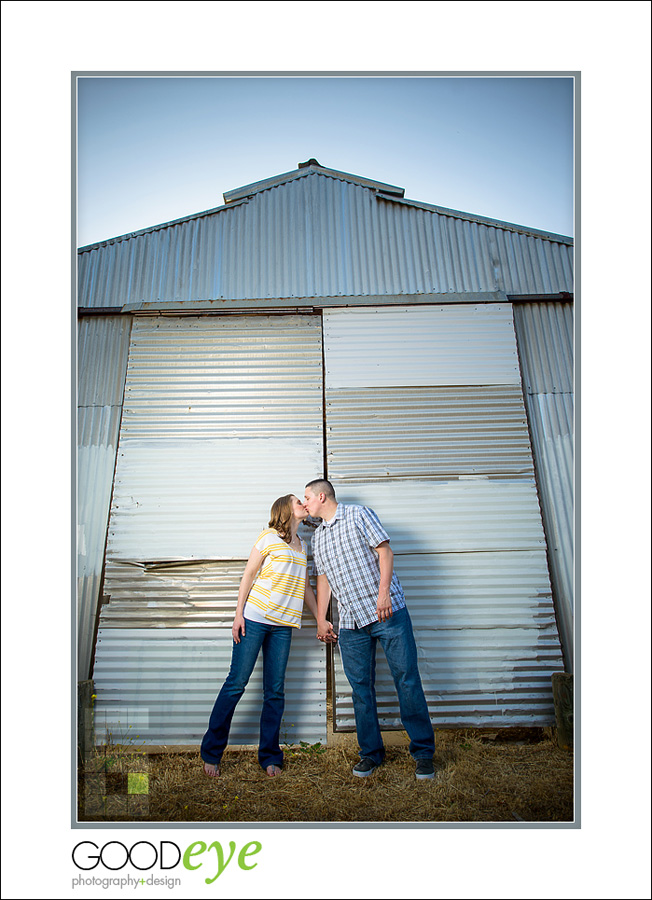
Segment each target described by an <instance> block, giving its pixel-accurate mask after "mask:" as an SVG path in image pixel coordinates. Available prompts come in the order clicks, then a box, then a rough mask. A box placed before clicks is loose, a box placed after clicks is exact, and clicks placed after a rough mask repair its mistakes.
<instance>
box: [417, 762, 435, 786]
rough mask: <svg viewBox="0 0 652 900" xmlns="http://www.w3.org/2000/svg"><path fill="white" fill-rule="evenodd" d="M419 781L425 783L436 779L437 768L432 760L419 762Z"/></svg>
mask: <svg viewBox="0 0 652 900" xmlns="http://www.w3.org/2000/svg"><path fill="white" fill-rule="evenodd" d="M416 775H417V781H425V779H426V778H434V777H435V767H434V765H433V763H432V760H431V759H418V760H417V771H416Z"/></svg>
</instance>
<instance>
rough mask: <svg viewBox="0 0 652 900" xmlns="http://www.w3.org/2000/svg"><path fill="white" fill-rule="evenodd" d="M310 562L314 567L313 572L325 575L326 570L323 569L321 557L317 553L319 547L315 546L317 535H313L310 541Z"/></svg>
mask: <svg viewBox="0 0 652 900" xmlns="http://www.w3.org/2000/svg"><path fill="white" fill-rule="evenodd" d="M312 561H313V564H314V566H315V572H316V573H317V574H318V575H325V574H326V570H325V569H324V565H323V563H322V561H321V555H320V553H319V547H318V546H317V535H314V536H313V539H312Z"/></svg>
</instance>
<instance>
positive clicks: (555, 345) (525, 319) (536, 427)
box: [514, 302, 575, 672]
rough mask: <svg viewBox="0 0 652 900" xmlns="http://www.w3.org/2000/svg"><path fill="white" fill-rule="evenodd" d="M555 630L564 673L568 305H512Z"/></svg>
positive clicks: (569, 491)
mask: <svg viewBox="0 0 652 900" xmlns="http://www.w3.org/2000/svg"><path fill="white" fill-rule="evenodd" d="M514 319H515V324H516V333H517V335H518V342H519V350H520V354H521V365H522V369H523V384H524V388H525V402H526V406H527V412H528V416H529V420H530V429H531V432H532V443H533V448H534V457H535V460H536V464H537V472H538V476H539V486H540V491H541V506H542V509H543V514H544V521H545V526H546V534H547V538H548V553H549V561H550V568H551V573H552V578H553V584H554V586H555V601H556V609H557V617H558V625H559V631H560V635H561V639H562V644H563V648H564V658H565V661H566V668H567V669H568V671H571V672H572V671H573V659H574V641H573V633H574V632H573V617H574V565H575V554H574V546H575V540H574V533H575V529H574V496H575V491H574V487H575V484H574V434H575V428H574V387H573V385H574V377H573V372H574V368H573V358H574V354H573V346H574V341H573V334H574V332H573V304H572V303H545V302H538V303H519V304H516V305H515V307H514Z"/></svg>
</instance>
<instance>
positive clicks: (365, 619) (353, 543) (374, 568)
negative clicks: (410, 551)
mask: <svg viewBox="0 0 652 900" xmlns="http://www.w3.org/2000/svg"><path fill="white" fill-rule="evenodd" d="M388 540H389V536H388V535H387V532H386V531H385V529H384V528H383V526H382V525H381V524H380V519H379V518H378V516H377V515H376V513H375V512H374V511H373V509H369V507H367V506H353V505H351V506H349V505H345V504H344V503H338V504H337V510H336V511H335V517H334V518H333V519H331V521H330V522H322V523H321V524H320V525H319V526H318V527H317V530H316V531H315V534H314V537H313V539H312V554H313V558H314V561H315V568H316V569H317V574H318V575H325V576H326V578H327V579H328V584H329V586H330V589H331V591H332V592H333V595H334V596H335V597H336V598H337V610H338V613H339V627H340V628H355V627H356V625H357V626H358V628H362V627H363V626H364V625H370V624H371V623H372V622H377V621H378V609H377V606H376V604H377V602H378V588H379V587H380V565H379V563H378V554H377V553H376V552H375V550H374V549H373V548H374V547H377V546H378V545H379V544H382V543H383V541H388ZM389 595H390V598H391V601H392V611H394V612H395V611H396V610H398V609H402V608H403V607H404V606H405V596H404V594H403V588H402V587H401V583H400V581H399V580H398V578H397V576H396V572H393V573H392V582H391V584H390V588H389Z"/></svg>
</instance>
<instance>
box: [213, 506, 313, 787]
mask: <svg viewBox="0 0 652 900" xmlns="http://www.w3.org/2000/svg"><path fill="white" fill-rule="evenodd" d="M307 516H308V511H307V510H306V508H305V507H304V505H303V503H301V501H300V500H299V499H298V498H297V497H295V496H294V494H286V496H285V497H279V499H278V500H275V501H274V503H273V504H272V509H271V512H270V518H269V528H266V529H265V531H263V532H262V534H261V535H260V536H259V538H258V540H257V541H256V543H255V544H254V547H253V549H252V551H251V553H250V554H249V559H248V560H247V565H246V566H245V570H244V575H243V576H242V581H241V582H240V590H239V592H238V605H237V607H236V611H235V619H234V620H233V628H232V629H231V630H232V633H233V655H232V658H231V668H230V670H229V674H228V676H227V678H226V681H225V682H224V685H223V686H222V690H221V691H220V693H219V695H218V697H217V700H216V701H215V705H214V707H213V712H212V713H211V717H210V721H209V724H208V731H207V732H206V734H205V735H204V739H203V741H202V745H201V757H202V759H203V760H204V772H205V773H206V774H207V775H211V776H218V775H219V774H220V760H221V759H222V754H223V753H224V748H225V747H226V744H227V741H228V737H229V728H230V726H231V719H232V718H233V713H234V712H235V708H236V705H237V703H238V700H239V699H240V697H242V694H243V693H244V689H245V687H246V685H247V682H248V681H249V677H250V676H251V673H252V671H253V669H254V665H255V664H256V660H257V659H258V653H259V652H260V650H261V648H262V651H263V710H262V713H261V717H260V745H259V747H258V761H259V762H260V764H261V766H262V767H263V769H265V771H266V772H267V774H268V775H269V776H270V777H274V776H276V775H279V774H280V772H281V767H282V765H283V751H282V750H281V748H280V746H279V731H280V727H281V718H282V716H283V708H284V706H285V696H284V684H285V669H286V666H287V661H288V656H289V653H290V641H291V640H292V629H293V628H300V627H301V610H302V608H303V602H304V599H305V602H306V604H307V606H308V608H309V609H310V611H311V612H312V614H313V616H314V617H315V619H316V618H317V601H316V598H315V594H314V592H313V589H312V587H311V585H310V581H309V580H308V569H307V562H306V545H305V543H304V542H303V541H302V540H301V538H300V537H299V536H298V534H297V529H298V527H299V524H300V523H301V522H302V521H303V520H304V519H305V518H307Z"/></svg>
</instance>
